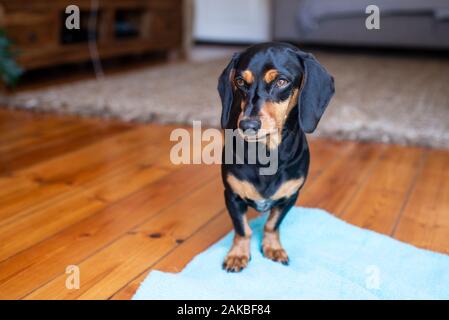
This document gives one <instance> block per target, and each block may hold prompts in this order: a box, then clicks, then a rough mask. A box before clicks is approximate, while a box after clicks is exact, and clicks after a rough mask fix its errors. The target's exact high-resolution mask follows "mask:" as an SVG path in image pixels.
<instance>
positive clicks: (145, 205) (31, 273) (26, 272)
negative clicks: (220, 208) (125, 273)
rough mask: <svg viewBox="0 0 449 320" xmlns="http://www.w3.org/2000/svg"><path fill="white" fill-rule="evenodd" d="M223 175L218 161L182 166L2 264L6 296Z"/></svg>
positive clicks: (1, 290)
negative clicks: (210, 164)
mask: <svg viewBox="0 0 449 320" xmlns="http://www.w3.org/2000/svg"><path fill="white" fill-rule="evenodd" d="M218 176H219V171H218V168H217V167H213V166H207V167H205V166H187V167H183V168H180V169H179V170H177V171H174V172H172V173H171V174H170V175H168V176H165V177H163V178H162V179H159V180H158V181H156V182H154V183H151V184H149V185H147V186H145V187H143V188H142V189H141V190H139V191H138V192H136V193H134V194H132V195H130V196H129V197H127V198H125V199H122V200H121V201H119V202H116V203H114V204H113V205H111V206H109V207H107V208H105V209H103V210H101V211H99V212H98V213H96V214H95V215H93V216H91V217H89V218H87V219H85V220H83V221H80V222H79V223H77V224H75V225H73V226H71V227H69V228H67V229H65V230H64V231H62V232H60V233H59V234H56V235H55V236H53V237H51V238H49V239H47V240H45V241H43V242H41V243H39V244H37V245H35V246H33V247H31V248H29V249H27V250H25V251H23V252H22V253H20V254H18V255H16V256H14V257H11V258H10V259H8V260H6V261H4V262H2V263H0V298H8V299H18V298H21V297H23V296H24V295H26V294H28V293H30V292H31V291H33V290H34V289H36V288H38V287H40V286H42V285H43V284H45V283H46V282H47V281H48V280H49V279H52V278H54V277H56V276H58V275H60V274H63V273H64V270H65V267H66V266H67V265H70V264H77V263H79V262H80V261H82V260H83V259H85V258H86V257H88V256H90V255H92V254H93V253H95V252H96V251H98V250H100V249H101V248H103V247H104V246H106V245H108V244H109V243H110V242H112V241H114V240H116V239H117V238H119V237H120V236H122V235H123V234H125V233H126V232H127V231H129V230H131V229H132V228H134V227H136V226H137V225H139V224H141V223H143V222H144V221H146V220H148V219H150V218H151V217H153V216H155V215H156V214H158V213H159V212H160V211H161V210H162V209H166V208H170V206H171V205H173V204H174V203H176V202H177V201H179V200H180V199H183V198H184V197H185V196H187V195H189V194H190V193H191V192H192V190H196V189H198V188H200V187H201V186H202V185H203V184H205V183H206V182H207V181H210V180H211V179H212V178H214V177H215V178H217V177H218ZM193 177H194V178H193ZM218 194H219V195H218V196H221V192H219V193H218Z"/></svg>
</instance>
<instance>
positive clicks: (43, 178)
mask: <svg viewBox="0 0 449 320" xmlns="http://www.w3.org/2000/svg"><path fill="white" fill-rule="evenodd" d="M169 131H170V127H166V128H164V129H162V130H161V128H159V127H157V126H156V127H154V129H153V127H140V128H137V129H134V130H131V131H128V132H125V133H122V134H119V135H114V136H112V137H110V138H108V139H104V140H102V141H100V142H97V143H94V144H92V145H89V146H87V147H85V148H81V149H79V150H76V151H74V152H69V153H67V154H64V155H62V156H60V157H56V158H53V159H50V160H48V161H45V162H42V163H38V164H36V165H33V166H30V167H28V168H25V169H23V170H20V171H18V172H15V173H14V175H13V176H12V177H8V178H3V179H0V186H2V185H3V186H5V188H1V190H2V191H0V204H1V205H0V224H3V223H6V222H8V220H7V219H9V218H10V217H13V218H14V219H16V218H17V217H18V216H23V215H27V214H29V212H32V211H33V210H35V207H36V206H45V205H46V201H50V202H51V201H53V199H54V196H55V195H56V196H59V195H60V194H64V193H66V192H67V191H69V190H72V191H73V190H74V189H76V188H73V187H74V186H80V187H81V186H82V187H85V186H86V185H87V184H88V183H96V182H98V179H99V178H101V177H104V176H105V175H109V174H112V173H113V172H115V171H117V170H120V168H122V167H124V166H135V167H142V168H143V167H145V166H149V165H154V164H157V166H159V167H164V168H170V167H173V165H172V164H171V163H170V161H169V159H168V156H167V157H166V158H161V156H160V155H159V154H164V155H167V154H168V153H169V149H170V147H171V145H170V142H169V139H168V134H169ZM165 136H166V137H167V138H166V139H163V138H162V137H165ZM148 137H152V138H151V139H149V138H148ZM153 139H160V141H159V142H154V141H153ZM24 179H25V180H28V183H27V184H26V183H25V182H24V181H23V180H24ZM16 181H19V182H20V183H21V184H22V185H23V187H22V188H19V189H18V190H15V191H14V192H10V191H9V189H10V188H9V185H13V186H15V184H16ZM14 189H17V188H14ZM7 190H8V191H7ZM65 195H67V194H65ZM18 199H20V201H17V200H18ZM17 212H20V214H19V215H17Z"/></svg>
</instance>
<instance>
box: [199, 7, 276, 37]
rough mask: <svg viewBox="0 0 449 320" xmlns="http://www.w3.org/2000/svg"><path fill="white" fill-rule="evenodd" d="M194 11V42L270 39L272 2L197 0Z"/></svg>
mask: <svg viewBox="0 0 449 320" xmlns="http://www.w3.org/2000/svg"><path fill="white" fill-rule="evenodd" d="M194 10H195V11H194V28H193V30H194V31H193V34H194V39H195V40H200V41H214V42H235V43H238V42H262V41H269V40H270V34H271V32H270V31H271V22H270V0H195V9H194Z"/></svg>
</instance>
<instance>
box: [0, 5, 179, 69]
mask: <svg viewBox="0 0 449 320" xmlns="http://www.w3.org/2000/svg"><path fill="white" fill-rule="evenodd" d="M97 2H98V7H97V8H96V10H95V11H94V12H96V22H95V23H92V21H95V20H92V17H93V15H92V7H91V6H92V3H94V2H92V1H91V0H33V1H29V0H0V6H1V7H2V10H3V18H1V20H2V21H0V25H1V26H2V27H3V28H5V30H6V33H7V35H8V37H9V38H10V39H11V40H12V41H13V42H14V44H15V46H16V48H17V49H18V52H19V56H18V58H17V61H18V63H19V64H20V65H21V66H22V67H24V68H25V69H33V68H39V67H44V66H49V65H56V64H62V63H70V62H77V61H85V60H88V59H90V57H91V51H90V50H91V49H92V46H94V47H95V48H96V50H97V51H98V53H99V56H100V57H101V58H106V57H112V56H117V55H125V54H138V53H144V52H151V51H168V50H173V49H181V47H182V0H98V1H97ZM69 5H76V6H78V8H79V9H80V13H81V15H80V26H81V28H80V29H79V30H77V29H71V30H69V29H67V28H66V27H65V19H66V18H67V16H68V15H67V14H66V13H65V9H66V7H67V6H69ZM89 48H90V49H89Z"/></svg>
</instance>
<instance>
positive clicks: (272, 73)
mask: <svg viewBox="0 0 449 320" xmlns="http://www.w3.org/2000/svg"><path fill="white" fill-rule="evenodd" d="M278 75H279V71H278V70H276V69H270V70H268V71H267V72H265V75H264V76H263V79H264V80H265V82H266V83H270V82H271V81H273V80H274V79H276V77H277V76H278Z"/></svg>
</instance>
